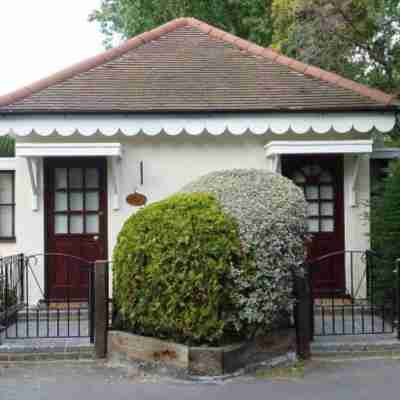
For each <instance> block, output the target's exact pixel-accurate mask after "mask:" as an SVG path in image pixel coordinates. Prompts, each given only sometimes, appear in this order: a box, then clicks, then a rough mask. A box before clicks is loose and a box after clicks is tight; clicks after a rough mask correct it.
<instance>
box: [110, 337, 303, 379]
mask: <svg viewBox="0 0 400 400" xmlns="http://www.w3.org/2000/svg"><path fill="white" fill-rule="evenodd" d="M295 346H296V337H295V332H294V330H293V329H287V330H281V331H277V332H274V333H271V334H269V335H266V336H259V337H257V338H256V339H255V340H253V341H249V342H245V343H240V344H235V345H232V346H223V347H205V346H202V347H190V346H185V345H182V344H177V343H173V342H167V341H163V340H159V339H154V338H149V337H144V336H139V335H133V334H130V333H127V332H121V331H110V332H109V333H108V357H109V358H110V359H111V360H118V361H123V362H132V363H137V362H144V363H149V364H153V365H154V364H157V365H160V366H163V367H166V368H167V369H168V368H171V369H174V370H179V371H181V372H182V373H184V374H189V375H197V376H221V375H226V374H231V373H233V372H235V371H237V370H240V369H243V368H248V367H250V366H252V365H256V364H261V363H272V362H273V361H274V360H276V359H277V358H279V357H283V356H287V355H288V354H289V353H293V352H295Z"/></svg>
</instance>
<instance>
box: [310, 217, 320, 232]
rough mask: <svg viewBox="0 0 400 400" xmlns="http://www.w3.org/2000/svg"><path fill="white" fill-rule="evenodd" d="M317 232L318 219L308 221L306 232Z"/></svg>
mask: <svg viewBox="0 0 400 400" xmlns="http://www.w3.org/2000/svg"><path fill="white" fill-rule="evenodd" d="M318 231H319V221H318V219H309V220H308V232H311V233H312V232H318Z"/></svg>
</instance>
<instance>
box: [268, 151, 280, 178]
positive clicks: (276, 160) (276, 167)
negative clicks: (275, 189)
mask: <svg viewBox="0 0 400 400" xmlns="http://www.w3.org/2000/svg"><path fill="white" fill-rule="evenodd" d="M269 158H270V159H271V172H274V173H276V174H280V173H281V172H282V158H281V155H280V154H271V155H270V157H269Z"/></svg>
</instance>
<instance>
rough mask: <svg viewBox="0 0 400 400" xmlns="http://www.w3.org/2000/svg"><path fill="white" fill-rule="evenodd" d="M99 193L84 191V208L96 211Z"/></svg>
mask: <svg viewBox="0 0 400 400" xmlns="http://www.w3.org/2000/svg"><path fill="white" fill-rule="evenodd" d="M99 203H100V195H99V193H98V192H89V193H86V210H87V211H97V210H98V209H99V205H100V204H99Z"/></svg>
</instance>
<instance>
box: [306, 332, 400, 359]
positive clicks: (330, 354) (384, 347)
mask: <svg viewBox="0 0 400 400" xmlns="http://www.w3.org/2000/svg"><path fill="white" fill-rule="evenodd" d="M375 336H376V337H375ZM311 353H312V356H313V358H335V357H336V358H359V357H374V356H398V357H400V340H398V339H397V338H396V336H395V335H393V334H387V335H359V336H343V337H324V338H316V339H315V340H314V342H312V343H311Z"/></svg>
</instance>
